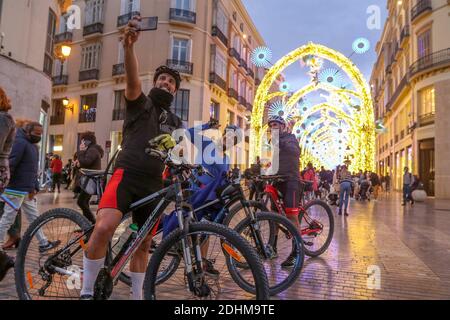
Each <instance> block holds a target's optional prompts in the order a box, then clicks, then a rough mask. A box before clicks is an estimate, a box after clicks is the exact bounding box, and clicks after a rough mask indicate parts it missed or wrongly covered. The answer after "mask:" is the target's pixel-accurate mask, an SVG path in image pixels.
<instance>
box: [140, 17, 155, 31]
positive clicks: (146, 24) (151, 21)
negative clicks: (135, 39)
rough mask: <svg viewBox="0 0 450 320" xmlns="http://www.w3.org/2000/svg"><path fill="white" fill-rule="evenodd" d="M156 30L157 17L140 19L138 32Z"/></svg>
mask: <svg viewBox="0 0 450 320" xmlns="http://www.w3.org/2000/svg"><path fill="white" fill-rule="evenodd" d="M156 29H158V17H147V18H142V19H141V24H140V28H139V31H152V30H156Z"/></svg>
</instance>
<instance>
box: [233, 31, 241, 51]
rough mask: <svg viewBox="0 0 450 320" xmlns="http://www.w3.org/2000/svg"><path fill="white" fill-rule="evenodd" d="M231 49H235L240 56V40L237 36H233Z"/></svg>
mask: <svg viewBox="0 0 450 320" xmlns="http://www.w3.org/2000/svg"><path fill="white" fill-rule="evenodd" d="M233 48H234V49H236V51H237V52H238V53H239V55H240V54H241V38H240V37H239V35H235V36H234V39H233Z"/></svg>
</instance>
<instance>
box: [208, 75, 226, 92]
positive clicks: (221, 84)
mask: <svg viewBox="0 0 450 320" xmlns="http://www.w3.org/2000/svg"><path fill="white" fill-rule="evenodd" d="M209 82H211V83H213V84H216V85H217V86H218V87H219V88H221V89H223V90H224V91H227V82H226V81H225V80H223V79H222V78H221V77H220V76H219V75H218V74H216V73H215V72H211V73H210V74H209Z"/></svg>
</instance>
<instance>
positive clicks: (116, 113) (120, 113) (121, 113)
mask: <svg viewBox="0 0 450 320" xmlns="http://www.w3.org/2000/svg"><path fill="white" fill-rule="evenodd" d="M120 120H125V110H124V109H115V110H113V121H120Z"/></svg>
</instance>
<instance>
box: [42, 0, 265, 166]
mask: <svg viewBox="0 0 450 320" xmlns="http://www.w3.org/2000/svg"><path fill="white" fill-rule="evenodd" d="M73 4H74V5H77V6H79V8H80V9H81V15H82V18H81V29H73V30H69V29H68V28H67V24H66V23H65V21H67V16H66V15H64V14H63V15H62V17H61V19H60V21H61V23H60V24H59V25H58V30H57V31H58V32H57V35H56V36H55V42H56V43H57V44H66V45H69V46H71V48H72V52H71V55H70V57H69V58H68V59H67V60H66V61H65V62H64V63H63V64H61V62H60V61H56V62H55V67H54V70H55V72H54V78H53V99H52V107H51V126H50V129H49V134H50V139H49V145H48V148H49V151H52V152H56V153H59V154H61V155H62V156H63V159H64V161H67V160H68V159H69V158H72V156H73V154H74V153H75V152H76V151H77V148H78V145H79V135H80V133H82V132H84V131H87V130H89V131H93V132H95V133H96V136H97V140H98V142H99V144H100V145H102V146H103V147H104V148H106V151H107V153H108V154H109V155H111V154H113V153H114V151H115V150H116V149H117V147H118V146H119V145H120V143H121V140H122V126H123V118H124V110H125V101H124V90H125V77H124V64H123V61H124V54H123V49H122V45H121V43H120V41H119V38H120V36H121V31H122V30H123V29H124V28H125V26H126V24H127V23H128V21H129V19H130V18H131V17H132V16H133V15H135V14H140V15H141V16H142V17H158V24H157V30H154V31H144V32H141V35H140V39H139V41H138V43H137V44H136V53H137V56H138V59H139V68H140V76H141V79H142V82H143V91H144V92H145V93H148V92H149V91H150V89H151V88H152V86H153V74H154V70H155V69H156V68H157V67H158V66H160V65H163V64H166V65H169V66H170V67H172V68H175V69H177V70H178V71H180V73H181V74H182V78H183V82H182V85H181V88H180V90H179V92H178V94H177V96H176V98H175V101H174V105H173V108H174V111H175V112H176V113H177V115H178V116H180V118H181V119H182V120H183V122H184V123H185V126H186V127H190V126H192V125H194V122H195V121H203V122H207V121H208V120H209V119H210V117H213V118H217V119H219V121H220V123H221V124H222V128H223V127H225V126H226V124H236V125H238V126H239V127H241V128H242V129H246V127H247V126H248V119H249V116H250V115H251V110H252V101H253V99H254V95H255V90H256V86H257V85H258V83H259V82H260V79H262V75H263V73H264V70H258V69H256V68H255V67H254V66H253V65H252V63H251V61H250V55H251V52H252V50H253V49H254V48H256V47H258V46H262V45H264V41H263V39H262V37H261V36H260V35H259V33H258V31H257V30H256V27H255V26H254V24H253V22H252V21H251V19H250V17H249V15H248V13H247V11H246V10H245V8H244V6H243V4H242V3H241V1H240V0H232V1H228V0H214V1H210V0H173V1H169V0H152V1H144V0H108V1H105V0H78V1H73ZM63 99H67V100H69V105H68V106H64V104H63ZM248 148H249V147H248V143H245V148H243V149H245V150H237V151H236V154H237V155H238V156H240V155H242V154H243V155H245V159H248ZM106 161H107V159H106V157H105V159H104V163H106ZM246 161H248V160H246ZM243 166H245V164H244V165H243Z"/></svg>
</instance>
